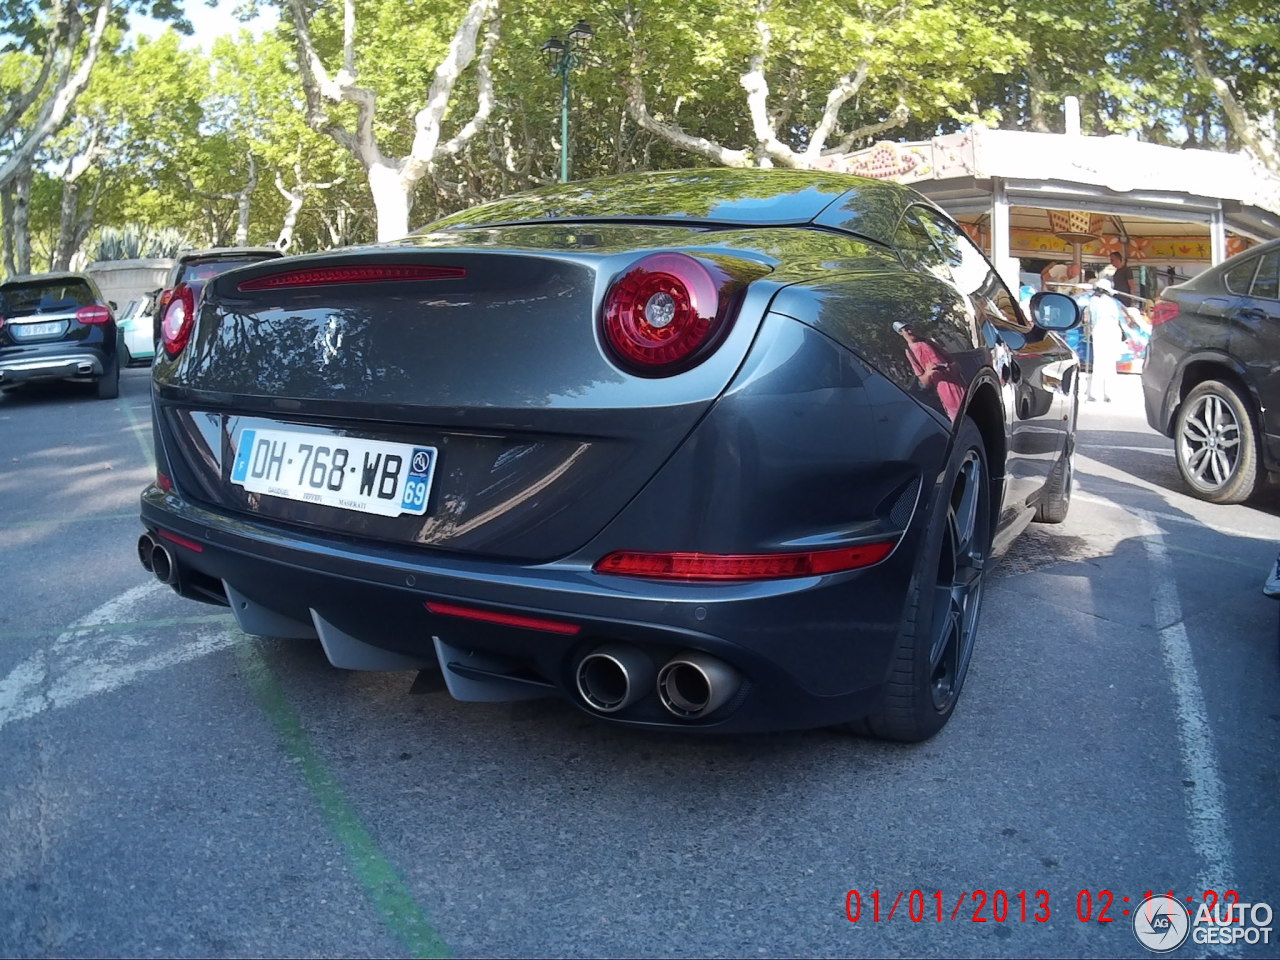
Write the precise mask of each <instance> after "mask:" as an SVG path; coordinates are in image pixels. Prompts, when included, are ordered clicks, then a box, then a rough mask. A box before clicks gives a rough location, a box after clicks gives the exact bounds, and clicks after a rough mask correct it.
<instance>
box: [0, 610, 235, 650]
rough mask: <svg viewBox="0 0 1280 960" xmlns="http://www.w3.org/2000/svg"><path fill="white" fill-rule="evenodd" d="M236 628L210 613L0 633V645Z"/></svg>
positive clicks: (228, 616) (224, 616) (230, 621)
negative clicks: (211, 627)
mask: <svg viewBox="0 0 1280 960" xmlns="http://www.w3.org/2000/svg"><path fill="white" fill-rule="evenodd" d="M208 623H213V624H222V625H223V626H226V627H233V626H235V623H236V620H235V617H233V616H232V615H231V614H229V613H208V614H205V615H203V616H199V617H166V618H164V619H160V620H130V621H128V622H127V623H91V624H86V625H84V626H76V627H68V628H63V627H57V628H54V629H51V630H14V631H0V643H3V642H4V641H6V640H41V639H45V638H48V637H61V636H64V635H65V636H67V637H74V636H78V635H80V634H85V633H133V632H135V631H137V630H154V629H157V628H164V627H190V626H199V625H201V624H208Z"/></svg>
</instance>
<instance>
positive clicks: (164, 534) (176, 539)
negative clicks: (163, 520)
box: [156, 530, 204, 553]
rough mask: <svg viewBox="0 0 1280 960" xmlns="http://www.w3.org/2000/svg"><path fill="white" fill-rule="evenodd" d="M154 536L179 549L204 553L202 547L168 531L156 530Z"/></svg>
mask: <svg viewBox="0 0 1280 960" xmlns="http://www.w3.org/2000/svg"><path fill="white" fill-rule="evenodd" d="M156 536H157V537H160V538H161V539H162V540H168V541H169V542H170V543H176V544H177V545H178V546H180V547H186V548H187V549H188V550H193V551H195V552H196V553H204V547H203V546H202V545H201V544H198V543H196V542H195V541H194V540H188V539H187V538H186V537H180V536H178V535H177V534H176V533H170V532H169V531H168V530H157V531H156Z"/></svg>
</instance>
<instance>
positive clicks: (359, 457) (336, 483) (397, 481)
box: [227, 427, 439, 518]
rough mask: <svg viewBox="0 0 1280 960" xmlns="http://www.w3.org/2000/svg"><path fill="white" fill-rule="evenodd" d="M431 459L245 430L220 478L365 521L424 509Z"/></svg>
mask: <svg viewBox="0 0 1280 960" xmlns="http://www.w3.org/2000/svg"><path fill="white" fill-rule="evenodd" d="M340 452H341V455H340ZM438 457H439V452H438V450H437V449H436V448H435V447H429V446H425V445H423V444H414V443H400V442H397V441H391V440H375V439H373V438H370V437H358V436H349V435H338V434H332V433H323V432H320V431H315V430H306V429H296V428H288V429H281V428H277V427H263V428H257V427H246V428H245V429H243V430H241V431H240V434H239V436H238V437H237V438H236V450H235V457H234V459H233V460H232V462H231V470H230V472H229V473H228V476H227V479H228V482H230V483H231V484H233V485H235V486H238V487H240V488H241V489H243V490H244V491H245V492H246V493H256V494H261V495H264V496H269V497H277V498H280V499H284V500H292V501H295V502H297V503H307V504H313V505H318V506H324V507H332V508H334V509H337V510H347V511H352V512H356V513H363V514H367V515H371V516H380V517H392V518H394V517H400V516H404V515H405V514H409V515H411V516H419V517H420V516H423V515H425V514H426V512H427V507H428V506H429V505H430V502H431V491H432V486H433V483H432V481H433V480H434V478H435V468H436V462H437V459H438ZM299 461H301V462H299ZM393 461H396V462H395V463H394V466H393Z"/></svg>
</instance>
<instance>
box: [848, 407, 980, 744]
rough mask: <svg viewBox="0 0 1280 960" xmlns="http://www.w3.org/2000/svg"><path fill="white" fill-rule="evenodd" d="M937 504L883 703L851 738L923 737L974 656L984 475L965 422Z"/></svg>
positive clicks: (937, 724) (946, 714) (946, 713)
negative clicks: (860, 735)
mask: <svg viewBox="0 0 1280 960" xmlns="http://www.w3.org/2000/svg"><path fill="white" fill-rule="evenodd" d="M939 493H940V496H939V499H938V500H937V501H936V502H935V504H934V509H933V512H932V517H931V521H930V526H929V530H928V531H927V533H926V534H925V537H924V542H923V543H922V544H921V553H920V558H919V560H918V561H917V565H916V572H915V575H914V576H913V578H912V586H911V590H910V595H909V598H908V602H907V607H906V610H905V611H904V616H903V625H902V630H901V632H900V633H899V636H898V642H897V647H896V649H895V652H894V658H893V663H892V666H891V671H890V676H889V680H888V683H887V684H886V689H885V696H884V700H883V703H882V705H881V706H880V707H879V708H878V709H877V710H876V711H874V712H873V713H872V714H871V715H869V716H868V717H866V718H865V719H863V720H861V721H856V722H854V723H852V724H850V727H851V729H852V730H853V731H854V732H856V733H863V734H870V735H871V736H876V737H881V738H884V739H887V740H899V741H904V742H909V743H914V742H918V741H921V740H927V739H928V738H929V737H931V736H933V735H934V734H935V733H937V732H938V731H939V730H941V729H942V727H943V726H944V725H945V724H946V722H947V720H948V719H949V718H950V716H951V713H952V712H953V711H954V710H955V706H956V701H957V700H958V699H959V697H960V691H961V689H962V688H963V686H964V681H965V676H966V675H967V673H968V671H969V661H970V659H971V658H972V656H973V646H974V640H975V638H976V636H977V627H978V615H979V612H980V610H981V606H982V595H983V587H984V584H985V580H986V572H987V566H988V562H989V560H990V555H991V534H992V530H991V477H990V472H989V471H988V469H987V455H986V449H985V447H984V445H983V442H982V435H981V433H980V432H979V431H978V428H977V426H975V425H974V423H973V421H972V420H970V419H968V418H967V417H966V418H965V419H964V420H963V421H962V423H961V425H960V430H959V432H958V433H957V436H956V440H955V443H954V446H953V449H952V453H951V458H950V460H949V461H948V463H947V469H946V473H945V475H944V477H943V483H941V484H939Z"/></svg>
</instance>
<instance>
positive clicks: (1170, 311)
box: [1151, 300, 1181, 327]
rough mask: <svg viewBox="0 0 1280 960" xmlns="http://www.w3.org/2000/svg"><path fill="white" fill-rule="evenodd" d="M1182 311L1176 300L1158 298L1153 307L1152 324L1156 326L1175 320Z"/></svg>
mask: <svg viewBox="0 0 1280 960" xmlns="http://www.w3.org/2000/svg"><path fill="white" fill-rule="evenodd" d="M1180 312H1181V310H1180V309H1179V308H1178V304H1177V302H1176V301H1173V300H1157V301H1156V304H1155V306H1154V307H1152V308H1151V325H1152V326H1153V327H1156V326H1159V325H1160V324H1162V323H1168V322H1169V321H1170V320H1175V319H1177V317H1178V314H1179V313H1180Z"/></svg>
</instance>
